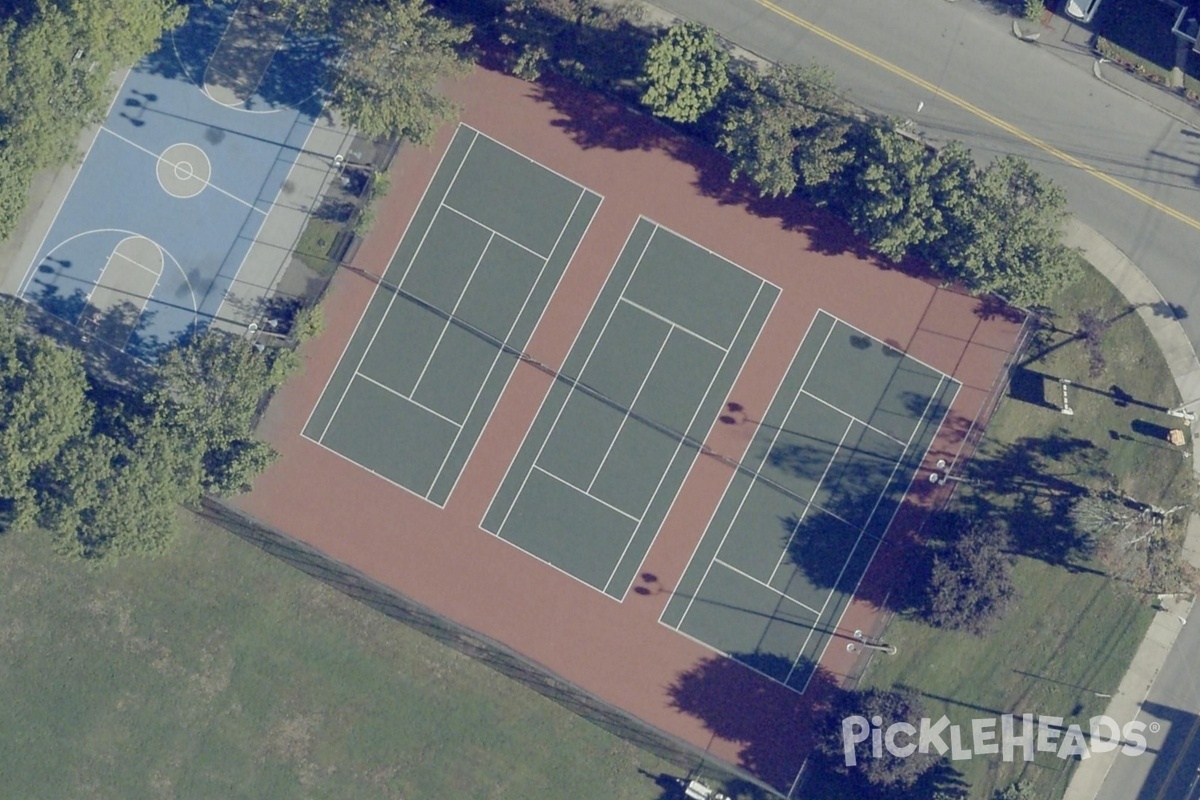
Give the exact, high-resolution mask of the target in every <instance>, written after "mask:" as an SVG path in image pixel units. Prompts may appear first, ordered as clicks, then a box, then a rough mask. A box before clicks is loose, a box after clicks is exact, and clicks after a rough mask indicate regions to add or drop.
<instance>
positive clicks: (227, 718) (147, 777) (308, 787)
mask: <svg viewBox="0 0 1200 800" xmlns="http://www.w3.org/2000/svg"><path fill="white" fill-rule="evenodd" d="M0 646H2V647H3V650H4V654H5V655H4V658H3V659H0V697H3V702H0V730H3V731H4V735H3V736H0V783H2V785H3V786H4V787H5V788H4V789H3V791H2V792H0V793H2V794H3V795H4V796H5V797H14V798H18V797H19V798H22V800H36V799H37V798H45V799H46V800H67V799H68V798H89V799H90V800H96V799H97V798H114V799H117V798H119V799H120V800H135V799H136V798H173V797H178V798H218V797H219V798H222V800H234V799H235V798H247V800H269V799H270V798H280V800H284V799H286V800H299V798H337V799H339V800H344V799H345V798H355V799H356V800H365V799H366V798H467V797H470V798H523V799H527V798H582V797H604V798H630V799H631V800H633V799H637V800H653V799H654V798H659V797H661V796H662V790H661V789H660V788H659V787H658V786H657V785H656V784H655V780H654V778H655V776H657V775H659V774H660V773H662V772H668V773H672V774H678V773H679V771H680V770H679V769H677V768H673V767H671V766H670V765H668V764H666V763H664V762H662V761H660V760H659V759H657V758H656V757H654V756H652V755H650V754H648V753H646V752H645V751H642V750H639V749H637V748H635V747H633V746H632V745H630V744H628V743H626V742H624V741H622V740H621V739H618V738H617V737H615V736H613V735H611V734H609V733H607V732H606V731H604V730H602V729H600V728H598V727H595V726H594V725H592V724H590V723H588V722H586V721H585V720H583V719H582V718H580V717H578V716H576V715H574V714H573V713H570V712H569V711H567V710H565V709H563V708H561V707H560V706H558V705H557V704H555V703H553V702H551V701H550V700H547V699H545V698H543V697H542V696H541V695H538V694H536V693H534V692H532V691H531V690H529V689H527V688H525V687H524V686H522V685H520V684H518V683H515V682H513V681H511V680H509V679H507V678H505V677H503V676H502V675H500V674H499V673H497V672H494V671H492V670H490V669H488V668H486V667H484V666H482V665H481V664H479V663H477V662H475V661H473V660H472V659H470V658H468V657H466V656H464V655H461V654H459V653H458V652H457V651H454V650H451V649H449V648H447V647H445V646H444V645H442V644H439V643H437V642H435V641H434V640H432V639H429V638H427V637H425V636H424V635H422V634H420V633H417V632H416V631H414V630H412V629H410V628H408V627H406V626H404V625H401V624H399V623H396V622H394V621H392V620H390V619H388V618H387V617H385V616H383V615H381V614H379V613H377V612H375V611H373V610H371V609H369V608H367V607H366V606H364V605H361V604H359V603H357V602H355V601H353V600H351V599H350V598H347V597H346V596H344V595H342V594H340V593H338V592H336V591H334V590H332V589H330V588H328V587H327V586H325V585H324V584H322V583H320V582H318V581H315V580H313V579H311V578H308V577H307V576H305V575H303V574H302V573H300V572H298V571H296V570H294V569H292V568H291V567H289V566H287V565H285V564H284V563H282V562H280V561H277V560H276V559H274V558H272V557H271V556H268V555H266V554H265V553H263V552H262V551H260V550H258V549H257V548H255V547H253V546H252V545H250V544H247V543H246V542H244V541H242V540H241V539H239V538H237V537H235V536H233V535H231V534H229V533H227V532H226V531H224V530H221V529H219V528H216V527H213V526H211V525H209V524H208V523H206V522H204V521H202V520H200V519H199V518H197V517H194V516H191V515H187V517H186V519H185V521H184V531H183V534H182V535H181V536H180V538H179V540H178V541H177V543H176V545H175V546H174V548H173V549H172V551H171V552H170V553H168V554H167V555H165V556H163V557H161V558H159V559H157V560H153V561H140V560H129V561H126V562H123V563H118V564H115V565H112V566H105V567H101V568H94V567H89V566H86V565H84V564H81V563H78V562H72V561H66V560H63V559H61V558H59V557H56V556H54V555H52V554H51V553H50V552H49V551H48V548H47V547H46V546H45V544H44V543H43V541H41V540H40V539H38V538H37V536H36V535H35V534H19V533H10V534H6V535H3V536H0ZM643 770H644V771H645V772H642V771H643Z"/></svg>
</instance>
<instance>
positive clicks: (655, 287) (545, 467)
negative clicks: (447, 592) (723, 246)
mask: <svg viewBox="0 0 1200 800" xmlns="http://www.w3.org/2000/svg"><path fill="white" fill-rule="evenodd" d="M778 296H779V290H778V288H776V287H775V286H773V285H772V284H768V283H766V282H764V281H763V280H762V279H761V278H759V277H757V276H756V275H754V274H752V273H750V272H747V271H745V270H743V269H742V268H741V267H738V266H737V265H735V264H733V263H731V262H729V261H726V260H725V259H723V258H721V257H720V256H717V255H715V254H713V253H710V252H709V251H707V250H705V249H703V248H701V247H700V246H698V245H696V244H693V243H692V242H689V241H688V240H686V239H684V238H682V237H680V236H678V235H676V234H674V233H672V232H670V231H668V230H667V229H665V228H662V227H660V226H658V225H656V224H655V223H653V222H650V221H648V220H645V219H642V220H639V221H638V223H637V225H636V226H635V227H634V229H633V231H632V232H631V234H630V236H629V239H628V240H627V241H626V243H625V247H624V249H623V250H622V251H621V255H620V256H619V258H618V260H617V263H616V264H615V266H614V267H613V270H612V273H611V274H610V275H609V277H608V280H607V282H606V283H605V285H604V288H603V289H602V290H601V292H600V295H599V297H598V298H597V300H596V304H595V306H594V307H593V308H592V311H591V313H590V314H589V315H588V318H587V320H586V322H585V323H584V325H583V328H582V329H581V330H580V333H579V336H578V337H577V339H576V341H575V343H574V344H573V345H572V347H571V351H570V353H569V354H568V355H567V359H566V361H565V363H564V365H563V367H562V369H561V371H560V378H559V380H556V381H555V383H554V386H553V387H552V388H551V390H550V392H549V394H548V395H547V397H546V399H545V401H544V402H543V404H542V407H541V408H540V409H539V410H538V414H537V417H536V419H535V420H534V423H533V426H532V427H531V428H530V431H529V433H528V435H527V436H526V439H525V441H524V443H523V444H522V446H521V448H520V450H519V451H518V453H517V455H516V458H515V459H514V460H513V463H512V464H511V465H510V466H509V470H508V472H507V473H506V475H505V478H504V481H503V482H502V483H501V485H500V489H499V491H498V492H497V493H496V496H495V497H494V498H493V499H492V503H491V505H490V506H489V507H488V511H487V514H486V515H485V517H484V519H483V522H482V527H483V528H484V529H485V530H487V531H489V532H491V533H494V534H496V535H497V536H499V537H501V538H502V539H505V540H506V541H508V542H510V543H512V544H514V545H516V546H517V547H519V548H521V549H522V550H525V551H526V552H528V553H530V554H531V555H533V556H535V557H537V558H539V559H541V560H542V561H545V562H546V563H549V564H551V565H553V566H555V567H557V568H558V569H560V570H562V571H564V572H566V573H568V574H569V575H572V576H574V577H575V578H577V579H579V580H580V581H583V582H584V583H586V584H588V585H590V586H592V587H594V588H596V589H598V590H600V591H602V592H604V593H605V594H608V595H610V596H611V597H614V598H616V599H621V598H622V597H624V595H625V592H626V590H627V589H628V588H629V585H630V584H631V583H632V581H633V578H634V576H635V575H636V574H637V571H638V568H639V566H640V565H641V563H642V559H643V557H644V556H645V555H646V552H647V551H648V550H649V549H650V545H651V543H652V542H653V540H654V537H655V536H656V535H657V533H658V529H659V527H660V526H661V524H662V522H663V520H664V519H665V518H666V516H667V512H668V510H669V509H670V507H671V504H672V503H673V502H674V499H675V496H676V495H677V494H678V492H679V488H680V486H681V485H682V484H683V481H684V478H685V477H686V475H687V472H688V470H689V469H690V468H691V465H692V462H693V461H694V460H695V458H696V455H697V452H698V447H699V445H700V442H702V441H703V440H704V438H705V437H706V436H707V434H708V430H709V428H710V427H711V426H712V424H713V421H714V420H715V419H716V416H717V414H718V413H719V412H720V409H721V406H722V403H723V402H724V400H725V398H726V396H727V395H728V393H729V390H730V388H731V387H732V386H733V383H734V380H735V378H736V377H737V374H738V372H739V371H740V370H741V367H742V364H743V362H744V361H745V359H746V357H747V355H748V354H749V352H750V349H751V348H752V347H753V344H754V342H755V340H756V339H757V338H758V334H759V331H760V330H761V329H762V326H763V324H764V323H765V322H766V319H767V316H768V315H769V314H770V312H771V308H772V307H773V306H774V303H775V300H776V298H777V297H778ZM566 376H571V377H566Z"/></svg>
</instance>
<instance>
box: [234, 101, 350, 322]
mask: <svg viewBox="0 0 1200 800" xmlns="http://www.w3.org/2000/svg"><path fill="white" fill-rule="evenodd" d="M353 140H354V134H353V132H352V131H351V130H350V129H349V128H348V127H347V126H345V125H343V124H341V122H340V121H339V120H338V119H337V118H336V116H335V117H332V118H331V117H328V116H324V115H323V116H322V117H320V118H319V119H318V120H317V121H316V122H315V123H314V124H313V128H312V130H311V131H310V132H309V135H308V139H307V140H306V141H305V143H304V147H303V148H302V149H301V150H300V152H299V153H298V154H297V156H296V158H295V160H294V162H293V163H292V167H291V170H290V171H289V172H288V176H287V180H285V181H284V183H283V188H282V189H281V190H280V193H279V196H278V197H276V198H275V202H274V203H273V204H272V206H271V210H270V211H269V212H268V213H267V218H266V219H265V220H263V223H262V227H261V228H259V230H258V233H257V234H256V235H255V238H254V242H253V243H252V244H251V245H250V250H249V251H248V252H247V253H246V257H245V259H244V260H243V261H242V265H241V267H240V269H239V270H238V273H237V277H236V278H235V279H234V281H233V283H232V284H231V285H230V287H229V290H228V292H226V294H225V300H224V301H223V302H222V303H221V306H220V308H219V309H217V315H216V318H215V319H214V320H212V327H214V328H219V329H222V330H227V331H230V332H231V333H237V334H242V333H245V332H246V331H247V326H248V325H250V324H251V323H254V324H256V325H257V326H258V328H259V329H261V330H266V331H269V330H270V329H271V328H272V327H273V326H272V325H271V323H270V320H269V319H268V318H267V313H266V312H267V309H266V301H267V300H269V299H270V298H271V296H272V295H273V294H274V292H275V290H276V288H277V287H278V285H279V282H280V280H281V279H282V278H283V276H284V273H285V272H286V271H287V269H288V266H289V265H290V264H291V262H292V258H293V256H292V251H293V250H294V249H295V247H296V244H297V242H298V241H299V239H300V234H301V233H303V231H304V226H305V225H306V224H307V222H308V216H309V214H310V213H312V212H313V211H316V210H317V208H318V207H319V206H320V205H321V199H322V197H324V196H325V192H326V189H327V188H328V186H329V184H330V182H331V181H335V180H339V179H340V178H341V174H342V173H341V163H342V162H341V159H344V158H346V153H347V150H348V149H349V147H350V145H351V143H352V142H353ZM339 157H340V158H339Z"/></svg>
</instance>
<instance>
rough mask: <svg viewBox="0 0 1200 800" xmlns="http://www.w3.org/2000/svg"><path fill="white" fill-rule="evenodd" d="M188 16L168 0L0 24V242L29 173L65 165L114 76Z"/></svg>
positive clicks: (77, 8)
mask: <svg viewBox="0 0 1200 800" xmlns="http://www.w3.org/2000/svg"><path fill="white" fill-rule="evenodd" d="M185 13H186V12H185V9H184V8H183V7H182V6H180V5H178V4H176V3H175V2H173V0H73V1H72V2H61V3H52V2H39V3H35V4H30V6H29V7H28V8H26V9H23V11H22V13H20V14H14V15H13V16H12V17H10V18H8V19H6V20H4V21H3V22H0V239H3V238H5V237H6V236H8V234H9V233H11V231H12V228H13V225H14V224H15V223H16V220H17V218H18V217H19V216H20V214H21V212H22V211H23V210H24V208H25V202H26V201H25V196H26V193H27V191H28V188H29V185H30V182H31V181H32V180H33V175H34V173H35V172H37V171H38V170H40V169H45V168H50V167H57V166H60V165H61V164H64V163H66V162H67V161H69V160H70V159H71V158H72V157H73V156H74V155H75V147H76V141H77V139H78V137H79V131H80V130H81V129H82V128H83V127H84V126H86V125H88V124H90V123H92V122H94V121H95V120H97V119H98V118H99V117H100V115H101V114H102V113H103V111H104V109H105V108H106V107H107V106H108V103H109V100H110V99H111V94H112V87H111V86H110V85H109V77H110V76H111V75H112V73H113V71H114V70H115V69H117V68H118V67H121V66H128V65H130V64H132V63H134V62H135V61H137V60H138V59H139V58H141V57H142V56H144V55H146V54H147V53H149V52H151V51H153V50H154V49H155V48H156V47H157V46H158V42H159V40H160V38H161V37H162V34H163V31H164V30H167V29H170V28H172V27H175V26H176V25H178V24H180V23H181V22H182V21H183V19H184V16H185Z"/></svg>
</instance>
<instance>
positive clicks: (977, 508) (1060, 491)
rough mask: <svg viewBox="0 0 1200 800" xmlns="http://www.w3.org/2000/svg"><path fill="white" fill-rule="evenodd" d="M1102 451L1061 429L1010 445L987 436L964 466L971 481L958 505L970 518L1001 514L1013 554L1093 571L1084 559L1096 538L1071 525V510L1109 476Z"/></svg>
mask: <svg viewBox="0 0 1200 800" xmlns="http://www.w3.org/2000/svg"><path fill="white" fill-rule="evenodd" d="M1104 456H1105V454H1104V451H1103V450H1101V449H1100V448H1099V447H1097V446H1096V445H1095V444H1093V443H1092V442H1091V441H1089V440H1087V439H1081V438H1076V437H1073V436H1069V435H1067V434H1066V433H1063V432H1061V431H1060V432H1056V433H1052V434H1050V435H1048V436H1045V437H1043V438H1034V437H1023V438H1021V439H1018V440H1017V441H1015V442H1012V443H1009V444H997V443H995V442H992V441H985V442H984V443H983V446H982V447H981V448H980V450H979V452H977V453H976V455H975V458H974V459H973V460H972V462H971V464H970V467H969V469H968V472H967V475H968V478H969V479H970V480H971V483H970V484H967V485H965V486H964V487H963V491H961V492H960V493H959V494H958V496H957V505H958V509H959V511H960V513H961V514H962V515H963V516H965V517H967V518H968V519H974V520H979V519H987V518H989V517H991V516H995V515H1002V516H1003V517H1004V518H1005V519H1006V521H1007V524H1008V531H1009V536H1010V539H1011V543H1012V549H1013V555H1021V556H1025V557H1027V558H1035V559H1038V560H1040V561H1044V562H1046V563H1047V564H1052V565H1055V566H1060V567H1063V568H1065V569H1067V570H1068V571H1072V572H1094V571H1095V570H1092V569H1091V568H1090V567H1087V566H1085V563H1084V562H1086V561H1087V560H1088V559H1089V557H1090V556H1091V554H1092V552H1093V549H1094V545H1095V543H1094V541H1093V540H1092V538H1091V537H1090V536H1089V535H1087V534H1086V533H1082V532H1080V531H1078V530H1076V529H1075V526H1074V524H1073V523H1072V521H1071V513H1070V512H1071V508H1072V507H1073V506H1074V504H1075V501H1076V500H1077V499H1078V498H1079V497H1081V496H1083V495H1084V494H1087V492H1088V491H1089V490H1088V487H1089V486H1091V485H1094V484H1096V483H1098V482H1102V481H1107V480H1108V474H1107V472H1106V470H1105V468H1104V466H1103V462H1104Z"/></svg>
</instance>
